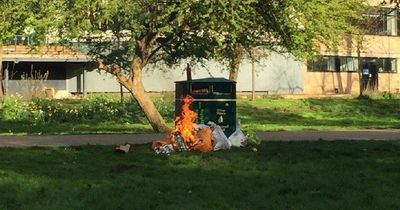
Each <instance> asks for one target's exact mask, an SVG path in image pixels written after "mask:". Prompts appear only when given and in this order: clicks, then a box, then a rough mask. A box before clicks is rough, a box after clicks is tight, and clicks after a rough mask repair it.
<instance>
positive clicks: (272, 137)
mask: <svg viewBox="0 0 400 210" xmlns="http://www.w3.org/2000/svg"><path fill="white" fill-rule="evenodd" d="M165 136H166V134H117V135H67V136H0V147H31V146H69V145H71V146H77V145H88V144H89V145H96V144H99V145H119V144H123V143H126V142H128V143H131V144H144V143H149V142H152V141H154V140H159V139H162V138H164V137H165ZM258 136H259V137H260V138H261V139H262V140H263V141H318V140H326V141H333V140H400V130H360V131H277V132H260V133H258Z"/></svg>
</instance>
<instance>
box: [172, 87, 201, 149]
mask: <svg viewBox="0 0 400 210" xmlns="http://www.w3.org/2000/svg"><path fill="white" fill-rule="evenodd" d="M193 100H194V99H193V97H192V96H190V95H187V96H186V97H185V98H183V105H182V113H181V116H178V117H176V119H175V125H176V131H179V132H180V133H181V135H182V137H183V139H184V140H185V142H186V143H187V144H188V146H193V145H195V144H196V143H197V138H196V135H195V127H194V125H195V122H196V120H197V113H196V112H194V111H192V110H190V105H191V104H192V102H193Z"/></svg>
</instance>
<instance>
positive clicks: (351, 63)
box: [339, 57, 358, 71]
mask: <svg viewBox="0 0 400 210" xmlns="http://www.w3.org/2000/svg"><path fill="white" fill-rule="evenodd" d="M339 60H340V71H357V69H358V59H357V58H353V57H340V58H339Z"/></svg>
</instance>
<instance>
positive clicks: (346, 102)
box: [0, 96, 400, 135]
mask: <svg viewBox="0 0 400 210" xmlns="http://www.w3.org/2000/svg"><path fill="white" fill-rule="evenodd" d="M173 100H174V99H173V97H170V96H169V97H163V98H162V99H161V100H159V101H157V99H156V101H157V102H158V104H159V105H158V107H160V109H162V110H161V113H162V114H163V115H164V117H165V119H166V121H167V123H168V125H169V126H171V127H172V126H173V113H174V105H173V104H174V101H173ZM57 103H58V102H57ZM60 103H67V104H68V101H65V100H63V101H61V102H60ZM77 103H78V101H76V100H75V101H74V106H75V105H76V106H78V105H79V104H77ZM116 104H118V103H116ZM117 106H120V105H117ZM121 107H126V109H128V110H125V111H123V112H124V113H127V114H126V115H124V116H123V117H118V116H116V117H115V116H108V117H109V118H108V119H98V118H99V117H96V113H92V115H93V116H92V118H93V119H89V120H82V121H79V120H76V119H75V121H69V122H63V121H68V120H69V119H70V118H68V117H67V116H66V117H65V119H63V121H50V122H32V121H29V120H19V121H18V120H10V119H8V120H6V119H4V118H0V135H64V134H90V133H151V132H152V129H151V127H150V125H148V123H147V122H146V120H145V119H144V117H143V115H142V114H141V113H140V112H139V111H138V109H139V108H138V107H136V106H120V107H119V109H122V108H121ZM237 115H238V117H239V118H240V119H241V120H242V125H243V128H244V129H245V130H248V131H276V130H354V129H387V128H400V99H398V98H397V97H394V98H389V99H384V98H364V99H351V98H342V99H341V98H323V99H282V98H278V97H266V98H263V99H258V100H255V101H249V100H238V102H237ZM0 116H1V113H0Z"/></svg>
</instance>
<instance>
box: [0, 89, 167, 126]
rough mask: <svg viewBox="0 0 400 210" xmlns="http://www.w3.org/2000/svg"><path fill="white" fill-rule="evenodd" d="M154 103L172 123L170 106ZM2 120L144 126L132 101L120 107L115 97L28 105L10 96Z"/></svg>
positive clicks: (42, 100) (159, 101)
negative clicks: (138, 124)
mask: <svg viewBox="0 0 400 210" xmlns="http://www.w3.org/2000/svg"><path fill="white" fill-rule="evenodd" d="M154 102H155V105H156V107H157V109H158V110H159V111H160V113H161V115H162V116H163V117H165V118H167V119H173V116H174V106H173V103H171V102H169V101H167V100H165V99H163V98H156V99H155V100H154ZM2 118H3V119H5V120H12V121H27V122H32V123H52V122H54V123H65V122H69V123H79V122H85V121H92V122H94V123H95V122H100V121H102V122H105V121H110V122H121V123H144V122H146V118H145V116H144V114H143V112H142V110H141V109H140V106H139V105H138V103H137V102H136V100H135V99H133V98H131V99H129V100H126V101H125V102H124V103H121V102H120V99H119V98H118V97H116V96H111V95H106V94H100V95H97V94H96V95H91V96H89V97H88V98H87V99H63V100H59V99H45V98H34V99H32V100H29V101H28V100H24V99H23V98H22V97H21V96H20V95H15V96H10V97H6V98H5V100H4V109H3V112H2Z"/></svg>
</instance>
